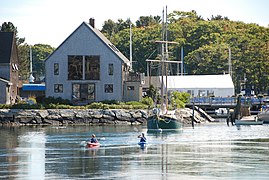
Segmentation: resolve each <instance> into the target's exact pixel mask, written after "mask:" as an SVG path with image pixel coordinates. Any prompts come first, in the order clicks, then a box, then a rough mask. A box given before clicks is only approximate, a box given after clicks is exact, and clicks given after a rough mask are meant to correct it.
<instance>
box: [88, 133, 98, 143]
mask: <svg viewBox="0 0 269 180" xmlns="http://www.w3.org/2000/svg"><path fill="white" fill-rule="evenodd" d="M90 142H91V143H98V140H97V139H96V136H95V134H92V138H91V139H90Z"/></svg>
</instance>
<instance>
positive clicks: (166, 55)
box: [165, 6, 169, 110]
mask: <svg viewBox="0 0 269 180" xmlns="http://www.w3.org/2000/svg"><path fill="white" fill-rule="evenodd" d="M167 29H168V24H167V6H166V9H165V41H166V42H165V61H168V58H169V57H168V37H167V32H168V30H167ZM168 67H169V64H168V63H165V84H166V86H165V106H166V107H165V108H166V110H168V97H167V96H168V94H167V86H168V81H167V75H168Z"/></svg>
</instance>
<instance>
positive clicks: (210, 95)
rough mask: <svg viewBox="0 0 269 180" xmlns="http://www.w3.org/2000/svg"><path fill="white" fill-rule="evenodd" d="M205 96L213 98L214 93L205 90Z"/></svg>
mask: <svg viewBox="0 0 269 180" xmlns="http://www.w3.org/2000/svg"><path fill="white" fill-rule="evenodd" d="M207 96H208V97H214V96H215V94H214V91H213V90H207Z"/></svg>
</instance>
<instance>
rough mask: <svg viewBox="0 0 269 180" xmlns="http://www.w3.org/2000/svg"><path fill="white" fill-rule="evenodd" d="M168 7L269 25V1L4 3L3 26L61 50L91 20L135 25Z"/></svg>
mask: <svg viewBox="0 0 269 180" xmlns="http://www.w3.org/2000/svg"><path fill="white" fill-rule="evenodd" d="M166 5H167V7H168V13H169V12H172V11H174V10H177V11H191V10H195V11H196V12H197V14H198V15H201V16H202V17H203V18H204V19H207V18H210V17H211V15H214V16H216V15H222V16H227V17H228V18H229V19H231V20H234V21H243V22H245V23H257V24H259V25H261V26H266V27H268V24H269V13H268V7H269V0H131V1H129V0H0V25H1V24H2V23H3V22H12V23H13V24H14V25H15V26H16V27H17V29H18V31H19V37H25V39H26V42H27V43H28V44H30V45H34V44H37V43H41V44H49V45H51V46H53V47H58V46H59V45H60V44H61V43H62V42H63V41H64V40H65V39H66V38H67V37H68V36H69V35H70V34H71V33H72V32H73V31H74V30H75V29H76V28H77V27H78V26H79V25H80V24H81V23H82V22H83V21H87V22H88V20H89V18H95V23H96V27H97V28H98V29H101V28H102V25H103V23H104V21H106V20H108V19H112V20H113V21H117V20H118V19H123V20H126V19H127V18H130V19H131V21H132V22H133V23H134V22H135V21H136V20H138V18H139V17H140V16H149V15H153V16H156V15H159V16H162V9H163V7H165V6H166ZM0 43H1V42H0Z"/></svg>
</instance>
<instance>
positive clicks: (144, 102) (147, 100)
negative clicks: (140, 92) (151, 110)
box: [141, 97, 154, 107]
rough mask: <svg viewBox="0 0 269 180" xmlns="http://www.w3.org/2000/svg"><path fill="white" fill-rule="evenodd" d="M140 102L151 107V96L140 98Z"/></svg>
mask: <svg viewBox="0 0 269 180" xmlns="http://www.w3.org/2000/svg"><path fill="white" fill-rule="evenodd" d="M141 103H143V104H145V105H148V106H149V107H152V106H153V104H154V102H153V100H152V98H151V97H144V98H143V99H142V100H141Z"/></svg>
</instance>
